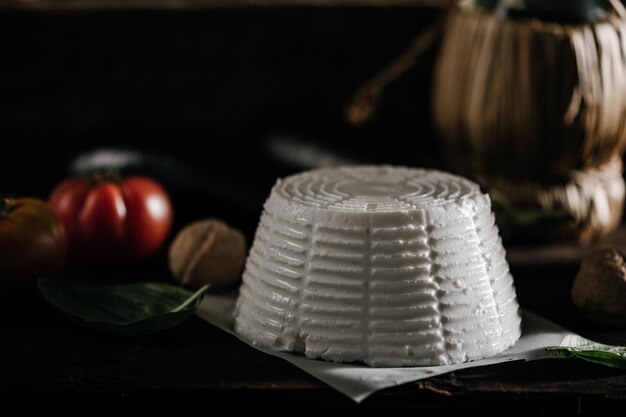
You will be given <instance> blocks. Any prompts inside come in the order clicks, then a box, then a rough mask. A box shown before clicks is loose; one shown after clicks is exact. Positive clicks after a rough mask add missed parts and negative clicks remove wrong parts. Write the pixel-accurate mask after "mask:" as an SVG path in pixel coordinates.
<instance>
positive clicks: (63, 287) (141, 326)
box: [37, 278, 208, 336]
mask: <svg viewBox="0 0 626 417" xmlns="http://www.w3.org/2000/svg"><path fill="white" fill-rule="evenodd" d="M37 286H38V287H39V291H40V292H41V294H42V295H43V296H44V298H45V299H46V300H47V301H48V302H49V303H50V304H52V305H53V306H55V307H56V308H58V309H59V310H61V312H63V313H65V314H66V315H68V316H69V317H70V318H72V319H74V320H76V321H78V322H79V323H81V324H83V325H85V326H87V327H90V328H92V329H95V330H98V331H101V332H105V333H111V334H116V335H123V336H144V335H149V334H153V333H157V332H160V331H163V330H166V329H170V328H172V327H175V326H177V325H178V324H180V323H182V322H183V321H184V320H186V319H187V318H189V317H190V316H192V315H193V314H194V313H195V311H196V309H197V308H198V306H199V305H200V302H201V301H202V298H203V296H204V294H205V293H206V291H207V290H208V286H204V287H202V288H201V289H200V290H198V291H197V292H196V293H195V294H193V293H191V292H190V291H187V290H185V289H184V288H180V287H176V286H173V285H167V284H161V283H155V282H145V283H137V284H126V285H110V286H98V287H96V286H86V285H78V284H72V283H64V282H57V281H51V280H49V279H46V278H40V279H39V280H38V281H37Z"/></svg>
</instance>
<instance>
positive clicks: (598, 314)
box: [572, 248, 626, 326]
mask: <svg viewBox="0 0 626 417" xmlns="http://www.w3.org/2000/svg"><path fill="white" fill-rule="evenodd" d="M572 301H573V302H574V304H575V305H576V307H578V308H579V309H580V310H581V311H582V312H583V313H585V315H586V316H587V317H588V318H589V319H590V320H592V321H594V322H596V323H598V324H601V325H604V326H626V264H625V263H624V255H623V254H622V253H621V252H619V251H618V250H617V249H615V248H604V249H597V250H595V251H593V252H591V253H590V254H589V255H587V256H585V258H583V261H582V263H581V266H580V271H579V272H578V275H576V280H575V281H574V286H573V287H572Z"/></svg>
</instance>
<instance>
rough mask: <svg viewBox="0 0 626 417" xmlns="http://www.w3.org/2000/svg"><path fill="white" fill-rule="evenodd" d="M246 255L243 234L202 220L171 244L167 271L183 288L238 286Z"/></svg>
mask: <svg viewBox="0 0 626 417" xmlns="http://www.w3.org/2000/svg"><path fill="white" fill-rule="evenodd" d="M246 253H247V251H246V239H245V237H244V236H243V233H241V232H240V231H239V230H237V229H234V228H231V227H229V226H228V225H227V224H225V223H223V222H221V221H219V220H217V219H208V220H203V221H199V222H195V223H192V224H190V225H188V226H186V227H185V228H183V229H182V230H181V231H180V232H179V233H178V235H177V236H176V238H175V239H174V242H172V245H171V246H170V250H169V264H170V270H171V271H172V274H173V275H174V277H175V278H176V279H177V280H178V281H180V282H181V283H182V284H183V285H184V286H186V287H191V288H199V287H201V286H203V285H205V284H211V287H212V288H216V289H219V288H224V287H228V286H231V285H234V284H236V283H237V282H239V279H240V277H241V272H242V270H243V266H244V263H245V260H246Z"/></svg>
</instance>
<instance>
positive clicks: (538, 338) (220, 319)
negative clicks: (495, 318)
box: [197, 294, 573, 403]
mask: <svg viewBox="0 0 626 417" xmlns="http://www.w3.org/2000/svg"><path fill="white" fill-rule="evenodd" d="M236 298H237V294H228V295H213V294H211V295H206V296H205V297H204V300H203V301H202V304H201V305H200V307H199V308H198V311H197V314H198V316H200V317H201V318H203V319H204V320H206V321H208V322H209V323H211V324H213V325H215V326H217V327H219V328H220V329H222V330H224V331H226V332H228V333H230V334H233V335H234V336H237V335H236V334H235V333H234V331H233V319H232V313H233V311H234V307H235V302H236ZM522 320H523V334H522V337H521V338H520V340H519V341H518V342H517V343H516V344H515V346H513V347H512V348H511V349H509V350H507V351H506V352H503V353H501V354H499V355H497V356H495V357H492V358H489V359H483V360H479V361H475V362H468V363H462V364H458V365H448V366H429V367H414V368H370V367H369V366H366V365H353V364H338V363H331V362H325V361H320V360H312V359H307V358H306V357H304V356H301V355H295V354H291V353H284V352H272V351H267V350H264V349H259V348H257V347H255V348H256V349H258V350H260V351H262V352H265V353H267V354H269V355H273V356H276V357H279V358H281V359H284V360H286V361H288V362H290V363H292V364H293V365H295V366H297V367H298V368H300V369H302V370H303V371H305V372H307V373H309V374H311V375H313V376H314V377H316V378H317V379H319V380H320V381H323V382H324V383H326V384H328V385H329V386H331V387H333V388H335V389H336V390H337V391H339V392H341V393H343V394H345V395H347V396H348V397H350V398H351V399H352V400H354V401H355V402H357V403H360V402H361V401H363V400H365V399H366V398H367V397H368V396H370V395H372V394H374V393H375V392H376V391H380V390H382V389H384V388H388V387H392V386H396V385H400V384H405V383H407V382H412V381H418V380H420V379H426V378H431V377H434V376H437V375H442V374H446V373H448V372H452V371H457V370H460V369H466V368H473V367H478V366H485V365H493V364H497V363H502V362H509V361H515V360H526V361H532V360H538V359H546V358H551V357H554V355H553V354H551V353H550V352H547V351H545V350H544V348H545V347H547V346H558V345H560V344H561V341H562V340H563V338H564V337H565V336H567V335H572V334H573V333H571V332H568V331H567V330H565V329H564V328H562V327H560V326H558V325H556V324H554V323H552V322H550V321H548V320H546V319H544V318H542V317H540V316H538V315H535V314H533V313H530V312H528V311H523V312H522ZM242 342H243V343H246V342H245V341H242Z"/></svg>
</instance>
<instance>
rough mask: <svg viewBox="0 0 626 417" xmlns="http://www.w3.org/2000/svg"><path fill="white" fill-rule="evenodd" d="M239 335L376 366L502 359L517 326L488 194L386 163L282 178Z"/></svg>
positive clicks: (239, 317) (269, 205)
mask: <svg viewBox="0 0 626 417" xmlns="http://www.w3.org/2000/svg"><path fill="white" fill-rule="evenodd" d="M235 330H236V332H237V333H238V334H239V335H240V336H241V337H242V338H244V339H245V340H247V341H249V342H251V343H253V344H255V345H257V346H260V347H263V348H268V349H272V350H277V351H290V352H298V353H302V354H304V355H306V356H307V357H309V358H317V359H324V360H327V361H335V362H365V363H366V364H368V365H370V366H375V367H399V366H429V365H446V364H454V363H460V362H466V361H471V360H477V359H481V358H486V357H489V356H492V355H495V354H497V353H499V352H502V351H504V350H506V349H507V348H509V347H510V346H512V345H513V344H514V343H515V341H516V340H517V339H518V338H519V337H520V333H521V318H520V314H519V308H518V303H517V299H516V294H515V288H514V286H513V278H512V277H511V274H510V273H509V268H508V264H507V261H506V259H505V251H504V248H503V246H502V241H501V239H500V237H499V235H498V229H497V227H496V225H495V223H494V216H493V214H492V212H491V202H490V199H489V196H488V195H486V194H484V193H482V192H481V190H480V188H479V187H478V185H476V184H475V183H473V182H471V181H469V180H467V179H464V178H461V177H458V176H455V175H451V174H447V173H444V172H440V171H434V170H425V169H413V168H403V167H392V166H354V167H340V168H324V169H318V170H314V171H309V172H305V173H301V174H297V175H294V176H291V177H288V178H286V179H284V180H279V181H278V182H277V183H276V185H275V186H274V188H273V189H272V193H271V195H270V197H269V199H268V200H267V202H266V203H265V206H264V211H263V214H262V217H261V221H260V224H259V226H258V230H257V232H256V237H255V240H254V243H253V246H252V249H251V251H250V255H249V257H248V260H247V264H246V268H245V271H244V275H243V283H242V286H241V289H240V295H239V299H238V301H237V307H236V310H235Z"/></svg>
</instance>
